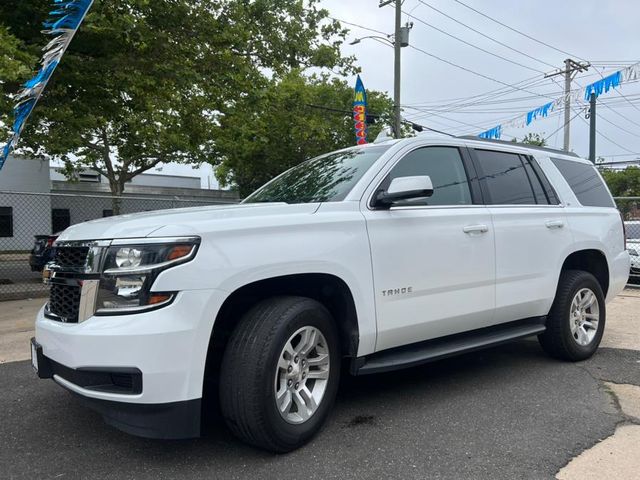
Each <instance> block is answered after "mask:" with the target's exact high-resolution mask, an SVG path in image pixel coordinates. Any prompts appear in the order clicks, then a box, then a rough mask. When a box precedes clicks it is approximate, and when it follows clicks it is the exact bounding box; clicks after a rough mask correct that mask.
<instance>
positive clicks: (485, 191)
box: [469, 148, 562, 208]
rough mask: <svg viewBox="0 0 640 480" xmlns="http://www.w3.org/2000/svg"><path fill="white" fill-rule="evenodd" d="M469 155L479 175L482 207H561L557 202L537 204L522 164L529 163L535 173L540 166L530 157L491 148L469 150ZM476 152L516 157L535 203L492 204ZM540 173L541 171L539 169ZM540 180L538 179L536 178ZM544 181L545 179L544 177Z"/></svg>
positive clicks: (543, 186)
mask: <svg viewBox="0 0 640 480" xmlns="http://www.w3.org/2000/svg"><path fill="white" fill-rule="evenodd" d="M469 150H470V152H469V153H470V154H471V157H472V159H473V163H474V165H475V167H476V171H477V172H478V175H479V177H480V178H479V182H480V188H481V190H482V196H483V198H484V201H485V203H484V205H485V206H487V207H491V208H493V207H501V208H505V207H511V208H513V207H516V208H531V207H534V208H541V207H556V208H557V207H560V206H562V205H560V202H558V203H557V204H551V203H549V204H544V203H537V199H536V193H535V190H534V189H533V185H532V184H531V179H530V178H529V173H528V172H527V169H526V168H525V164H524V162H525V161H526V160H528V161H529V164H530V165H531V166H532V168H533V170H534V172H536V173H538V172H537V169H540V166H539V165H537V163H536V162H535V161H531V160H530V159H529V158H528V157H530V155H527V154H524V153H522V152H515V151H510V150H496V149H492V148H470V149H469ZM477 151H482V152H494V153H506V154H509V155H515V156H516V157H518V159H519V160H520V163H522V168H523V169H524V173H525V175H526V176H527V179H528V185H529V188H530V189H531V196H532V197H533V199H534V201H535V202H536V203H495V204H494V203H492V202H493V199H492V198H491V192H490V191H489V186H488V184H487V181H486V179H485V178H484V175H485V174H484V170H483V169H482V162H481V161H480V159H479V158H478V155H477V154H476V152H477ZM540 171H542V170H541V169H540ZM538 179H539V180H540V178H538ZM545 179H546V177H545ZM546 180H547V182H548V181H549V180H548V179H546ZM540 183H541V184H542V188H543V190H544V192H545V195H547V197H549V194H548V192H547V189H546V188H545V184H544V182H543V181H540ZM549 185H551V184H550V183H549ZM553 193H554V195H555V191H553ZM555 198H556V199H557V198H558V196H557V195H555Z"/></svg>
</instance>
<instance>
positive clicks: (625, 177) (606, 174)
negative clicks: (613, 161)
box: [600, 166, 640, 197]
mask: <svg viewBox="0 0 640 480" xmlns="http://www.w3.org/2000/svg"><path fill="white" fill-rule="evenodd" d="M600 173H601V174H602V176H603V178H604V180H605V182H607V185H608V187H609V190H611V194H612V195H613V196H614V197H638V196H640V167H636V166H631V167H627V168H625V169H623V170H612V169H608V168H602V169H601V170H600Z"/></svg>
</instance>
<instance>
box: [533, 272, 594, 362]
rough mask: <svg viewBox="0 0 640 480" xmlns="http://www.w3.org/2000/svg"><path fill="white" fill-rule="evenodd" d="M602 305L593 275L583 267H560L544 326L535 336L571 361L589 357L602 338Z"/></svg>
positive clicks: (549, 348) (564, 358)
mask: <svg viewBox="0 0 640 480" xmlns="http://www.w3.org/2000/svg"><path fill="white" fill-rule="evenodd" d="M605 308H606V307H605V301H604V294H603V293H602V288H601V287H600V283H599V282H598V280H597V279H596V278H595V277H594V276H593V275H591V274H590V273H588V272H584V271H582V270H566V271H563V272H562V274H561V275H560V281H559V283H558V291H557V292H556V298H555V300H554V302H553V305H552V306H551V311H550V312H549V315H548V316H547V329H546V331H545V332H544V333H542V334H540V335H539V336H538V339H539V340H540V344H541V345H542V347H543V349H544V350H545V351H546V352H547V353H549V354H550V355H552V356H554V357H556V358H560V359H563V360H570V361H574V362H575V361H579V360H585V359H587V358H589V357H591V356H592V355H593V354H594V353H595V352H596V350H597V349H598V346H599V345H600V341H601V340H602V334H603V333H604V324H605V316H606V315H605V314H606V311H605Z"/></svg>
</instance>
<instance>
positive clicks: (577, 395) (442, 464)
mask: <svg viewBox="0 0 640 480" xmlns="http://www.w3.org/2000/svg"><path fill="white" fill-rule="evenodd" d="M612 352H615V354H611V353H609V352H607V350H601V351H600V352H599V353H598V354H597V355H596V356H595V357H594V358H593V359H592V360H590V361H589V362H582V363H580V364H571V363H563V362H558V361H555V360H553V359H550V358H548V357H546V356H545V355H544V354H543V352H542V351H541V350H540V348H539V347H538V345H537V343H536V342H532V341H521V342H518V343H514V344H511V345H506V346H502V347H497V348H493V349H490V350H485V351H481V352H475V353H471V354H467V355H464V356H461V357H456V358H452V359H447V360H443V361H439V362H435V363H431V364H427V365H424V366H421V367H416V368H412V369H408V370H403V371H398V372H391V373H385V374H378V375H370V376H363V377H350V376H348V375H346V374H345V375H343V376H342V379H341V385H340V390H339V394H338V398H337V401H336V405H335V408H334V412H333V413H332V415H331V417H330V418H329V422H328V424H327V426H326V427H325V428H324V430H323V431H322V432H321V433H320V434H319V435H318V436H317V437H316V438H315V439H313V440H312V441H311V442H310V444H309V445H307V446H305V447H303V448H302V449H300V450H297V451H295V452H292V453H290V454H287V455H272V454H270V453H267V452H264V451H261V450H257V449H254V448H252V447H249V446H247V445H244V444H243V443H241V442H239V441H237V440H235V439H234V438H233V437H232V436H231V434H230V433H229V432H228V430H227V429H226V428H225V427H224V425H222V423H221V422H216V425H215V428H213V429H209V430H208V431H207V432H206V434H205V435H204V436H203V437H202V438H200V439H195V440H185V441H161V440H148V439H143V438H138V437H133V436H130V435H127V434H125V433H122V432H119V431H118V430H115V429H113V428H111V427H109V426H108V425H106V424H105V423H104V422H103V421H102V419H101V417H100V416H99V415H98V414H97V413H95V412H93V411H91V410H89V409H87V408H85V407H84V406H83V405H81V403H80V402H79V400H78V399H76V398H75V397H74V396H73V395H71V394H69V393H68V392H65V391H64V390H63V389H61V388H60V387H58V386H57V385H55V384H54V383H53V382H44V381H41V380H38V379H36V378H35V376H34V375H33V373H32V372H31V371H29V370H30V367H29V364H28V362H17V363H14V364H6V365H2V366H0V380H1V383H2V385H6V386H7V387H6V388H4V387H3V394H2V395H1V396H0V407H1V409H2V410H1V411H2V413H1V414H0V415H1V418H2V420H3V421H2V422H0V438H2V439H4V441H5V442H6V445H5V446H4V447H3V448H2V449H0V470H4V471H6V472H8V473H9V475H8V476H9V478H11V477H12V476H15V478H23V477H24V478H26V477H33V476H42V475H45V476H47V477H55V476H56V475H63V476H64V478H87V477H99V478H118V479H119V478H158V477H160V476H162V477H166V478H202V477H203V476H205V475H208V476H211V477H212V478H245V477H251V478H275V477H278V478H300V477H308V478H328V477H334V478H346V477H352V478H379V477H394V478H424V475H425V472H427V471H428V472H431V474H432V475H433V476H434V477H438V476H440V477H446V478H450V477H456V478H505V477H518V478H524V477H527V478H544V477H548V476H549V475H552V474H553V473H555V472H556V471H557V470H558V469H559V468H560V467H561V466H562V465H564V463H566V461H567V460H568V459H569V458H571V456H573V455H575V454H576V453H578V452H580V451H581V450H583V449H584V448H586V447H587V446H589V445H591V444H592V443H593V442H595V441H596V440H598V439H599V438H604V437H606V436H607V435H609V434H611V433H612V432H613V430H614V428H615V424H616V422H618V421H619V417H618V416H617V412H616V410H615V408H614V407H613V405H612V403H611V401H610V398H609V397H608V396H607V395H606V393H604V392H603V391H602V390H601V388H600V382H599V379H600V378H601V377H600V376H598V372H604V373H603V375H605V376H606V375H609V376H611V375H614V376H615V375H629V374H628V373H626V372H627V371H628V370H629V368H628V366H630V365H633V364H634V362H636V361H638V360H640V357H638V352H628V351H619V350H613V351H612ZM621 352H622V353H621ZM625 362H626V363H625ZM617 365H623V367H618V366H617ZM624 365H626V366H627V368H625V367H624ZM635 365H636V370H637V363H636V364H635ZM631 375H632V376H633V375H635V377H634V378H632V379H631V380H634V379H635V381H637V383H640V378H638V376H637V374H636V373H634V374H631ZM614 380H615V379H614ZM3 443H4V442H3ZM5 467H6V468H5ZM79 468H81V469H83V470H78V469H79Z"/></svg>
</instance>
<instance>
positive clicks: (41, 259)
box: [29, 233, 59, 272]
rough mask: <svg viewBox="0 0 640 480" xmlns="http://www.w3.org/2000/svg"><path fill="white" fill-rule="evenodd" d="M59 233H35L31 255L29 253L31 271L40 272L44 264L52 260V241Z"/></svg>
mask: <svg viewBox="0 0 640 480" xmlns="http://www.w3.org/2000/svg"><path fill="white" fill-rule="evenodd" d="M58 235H59V234H57V233H56V234H53V235H35V237H34V238H35V243H34V245H33V250H31V255H29V265H30V266H31V271H32V272H41V271H42V269H43V268H44V266H45V265H46V264H47V263H48V262H50V261H51V260H53V253H54V250H55V249H54V248H53V242H55V241H56V238H58Z"/></svg>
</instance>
